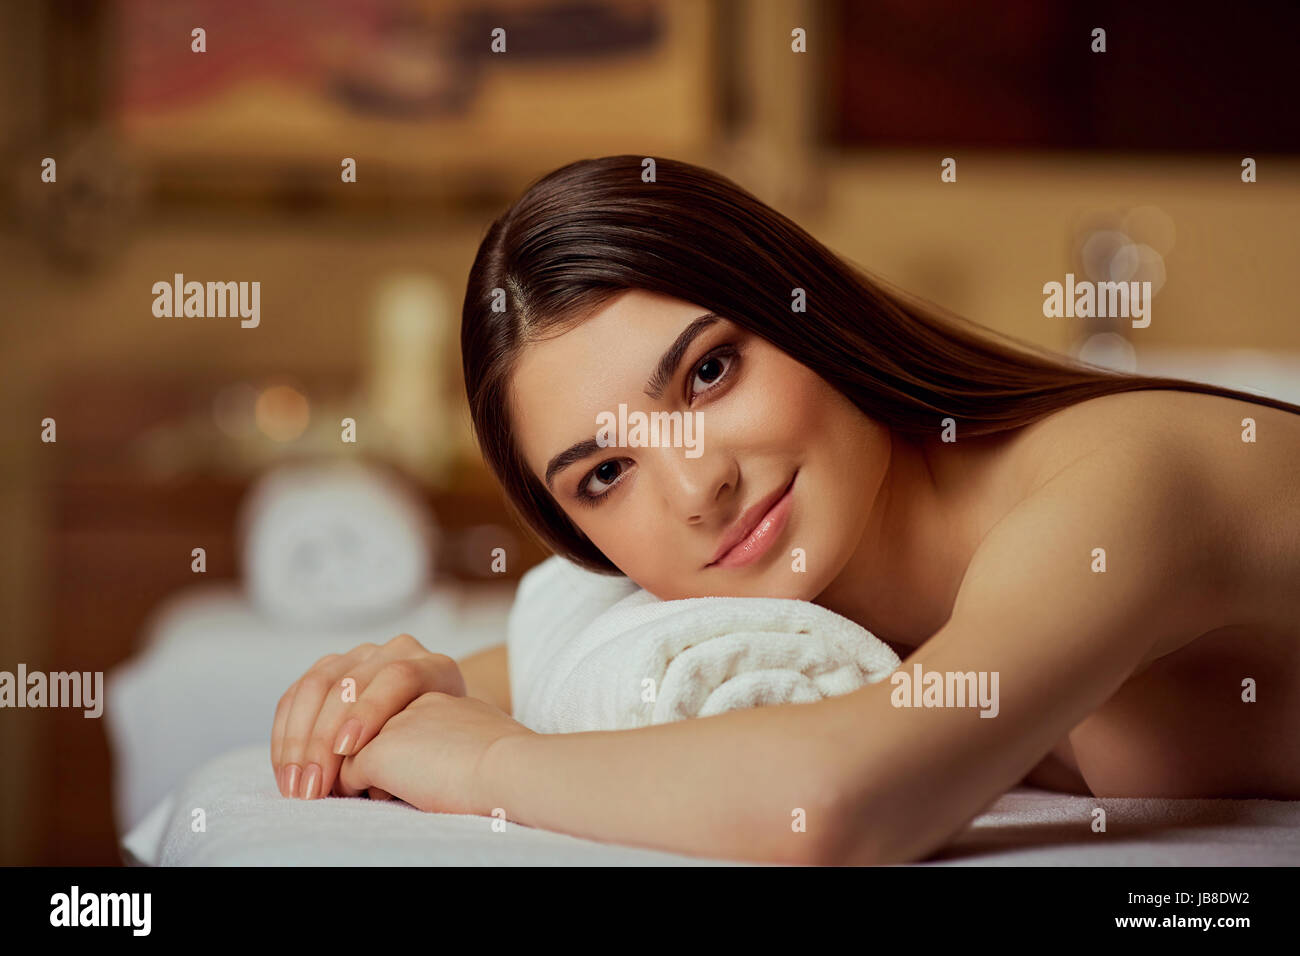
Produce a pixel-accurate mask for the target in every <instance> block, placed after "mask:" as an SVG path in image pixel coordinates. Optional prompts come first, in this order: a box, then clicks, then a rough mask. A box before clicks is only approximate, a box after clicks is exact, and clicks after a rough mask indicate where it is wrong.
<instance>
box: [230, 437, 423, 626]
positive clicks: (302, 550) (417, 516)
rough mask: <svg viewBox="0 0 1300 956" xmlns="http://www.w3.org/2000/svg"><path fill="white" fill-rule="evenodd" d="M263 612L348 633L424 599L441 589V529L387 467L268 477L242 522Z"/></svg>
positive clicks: (288, 471)
mask: <svg viewBox="0 0 1300 956" xmlns="http://www.w3.org/2000/svg"><path fill="white" fill-rule="evenodd" d="M238 536H239V541H240V544H239V547H240V551H241V557H242V560H243V576H244V584H245V586H246V588H247V589H248V594H249V597H250V599H251V601H252V602H253V604H254V605H255V606H256V607H257V608H258V609H259V610H261V611H263V612H264V613H266V614H268V615H270V616H271V617H273V618H275V619H277V620H280V621H283V622H285V623H293V624H309V625H317V626H323V627H330V628H334V627H347V626H353V625H356V624H362V623H364V622H366V621H367V620H372V619H374V618H376V617H380V616H384V615H388V614H392V613H393V612H395V611H399V610H401V609H403V608H405V607H407V606H409V605H411V604H413V603H414V602H416V601H418V600H420V599H422V598H423V597H424V596H425V594H426V592H427V590H428V588H429V586H430V585H431V583H432V576H433V572H434V566H435V561H434V548H435V546H436V545H437V542H438V538H439V533H438V527H437V524H436V520H435V518H434V516H433V514H432V513H431V512H430V510H429V509H428V507H427V506H426V505H425V504H424V503H423V502H422V501H421V500H420V499H419V497H418V496H417V495H416V493H415V492H414V491H413V490H412V489H411V488H410V487H409V486H407V485H406V484H404V483H403V482H402V481H401V480H400V479H398V478H397V477H395V476H394V475H392V474H391V473H389V472H386V471H384V470H382V469H381V468H379V467H376V466H372V465H367V464H361V463H352V462H340V463H319V464H318V463H295V464H291V465H283V466H280V467H279V468H276V469H274V470H272V471H270V472H268V473H267V474H266V475H264V476H263V477H262V478H261V479H260V480H259V481H258V482H257V484H256V485H254V487H253V488H252V489H251V490H250V491H249V494H248V497H247V498H246V499H245V500H244V502H243V504H242V506H241V510H240V516H239V529H238Z"/></svg>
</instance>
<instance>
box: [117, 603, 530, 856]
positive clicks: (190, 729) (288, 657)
mask: <svg viewBox="0 0 1300 956" xmlns="http://www.w3.org/2000/svg"><path fill="white" fill-rule="evenodd" d="M513 596H514V588H513V586H512V585H509V584H503V585H501V586H500V587H499V588H495V589H492V590H491V591H490V592H489V594H487V595H481V596H478V597H475V598H473V599H467V598H466V597H465V596H464V595H463V594H462V593H461V592H459V591H458V590H455V589H452V588H451V587H440V588H436V589H433V590H431V591H430V592H429V593H428V594H427V596H426V598H425V599H424V600H423V601H421V602H419V603H418V604H416V605H415V606H414V607H412V608H410V609H408V610H407V611H405V612H402V613H400V614H396V615H394V616H393V617H392V618H391V619H389V620H386V621H380V622H377V623H374V624H371V625H368V626H365V627H346V628H341V629H336V630H329V629H324V628H319V627H298V628H295V627H290V626H287V625H285V624H281V623H277V622H275V621H273V620H271V619H269V618H267V617H266V616H265V615H263V614H261V613H259V612H258V611H257V610H256V609H255V608H254V607H253V605H252V604H251V603H250V601H249V600H248V597H247V595H246V594H245V593H244V592H243V590H242V589H241V588H240V587H239V586H238V585H235V584H230V583H222V584H210V585H198V586H195V587H193V588H189V589H187V590H186V591H184V592H182V593H180V594H178V595H176V596H175V597H173V598H172V599H171V600H169V601H167V602H166V603H165V604H164V605H162V606H161V607H160V608H159V609H158V611H157V612H156V613H155V615H154V617H153V619H152V620H151V622H150V623H149V625H148V628H147V633H146V636H145V638H144V641H143V647H142V649H141V651H140V652H139V653H137V654H136V655H135V656H134V657H132V658H130V659H129V660H127V661H125V662H123V663H122V664H120V665H119V666H118V667H116V668H114V669H113V670H112V671H110V672H109V673H108V674H107V675H106V681H105V699H106V705H105V710H104V721H105V725H106V726H105V731H106V733H107V734H108V737H109V741H110V743H111V745H112V751H113V797H114V800H113V812H114V816H115V818H116V821H117V826H118V832H119V833H124V832H126V831H127V830H129V829H130V828H131V827H134V826H135V825H136V824H137V823H139V822H140V820H141V819H142V818H143V817H144V815H145V814H146V813H147V812H148V811H149V809H150V808H151V807H153V806H155V805H156V804H157V803H158V801H159V800H161V799H162V798H163V797H164V796H165V795H166V794H167V793H169V792H170V791H171V790H172V789H173V788H174V787H176V786H177V784H179V783H180V782H181V781H182V780H183V779H184V777H185V776H186V774H188V773H190V772H192V771H194V770H196V769H198V768H199V767H201V766H203V764H205V763H206V762H207V761H208V760H210V759H212V758H213V757H216V756H219V755H220V754H223V753H226V752H227V751H229V750H232V749H234V748H235V747H241V746H244V745H246V744H250V743H253V742H255V741H265V742H266V746H267V748H268V750H269V748H270V740H271V721H272V718H273V717H274V716H275V705H276V702H277V701H278V700H279V699H280V695H281V694H283V693H284V691H285V689H286V688H287V687H288V686H289V685H290V684H291V683H293V682H294V681H295V680H297V679H298V678H299V677H301V676H302V673H303V671H305V670H306V669H307V668H308V667H310V666H311V665H312V664H313V663H314V662H315V661H316V660H317V659H319V658H320V657H322V656H324V655H325V654H328V653H331V652H336V651H341V650H348V649H349V648H352V647H355V646H356V645H357V644H361V643H364V642H365V641H374V642H375V643H383V642H384V641H387V640H391V639H392V638H394V637H396V636H397V635H398V634H401V633H403V632H407V633H410V634H412V635H414V636H415V637H416V639H417V640H419V641H420V642H421V643H423V644H424V645H425V646H426V647H428V648H429V649H430V650H433V651H438V652H440V653H443V654H448V655H450V656H452V657H457V658H459V657H462V656H464V655H467V654H473V653H474V652H476V651H479V650H482V649H483V648H485V647H490V646H492V645H493V644H500V643H502V642H504V641H505V624H506V617H507V615H508V613H509V609H510V603H511V601H512V599H513Z"/></svg>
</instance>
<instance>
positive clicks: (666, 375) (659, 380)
mask: <svg viewBox="0 0 1300 956" xmlns="http://www.w3.org/2000/svg"><path fill="white" fill-rule="evenodd" d="M719 318H720V316H718V315H716V314H714V313H712V312H707V313H705V314H704V315H702V316H700V317H699V318H698V319H695V320H694V321H692V322H691V324H690V325H688V326H686V328H684V329H683V330H682V332H681V334H680V335H678V336H677V338H676V339H675V340H674V341H673V344H672V345H670V346H668V349H667V350H666V351H665V352H664V354H663V355H661V356H659V361H658V362H657V363H656V364H655V370H654V373H653V374H652V375H651V376H650V378H649V380H648V381H647V382H646V383H645V393H646V394H647V395H649V396H650V397H651V398H652V399H654V400H655V401H658V400H659V399H660V398H662V397H663V394H664V389H665V388H667V387H668V383H669V382H670V381H672V378H673V375H675V374H676V373H677V366H678V365H680V364H681V362H682V356H683V355H685V354H686V350H687V349H688V348H690V347H691V342H693V341H694V340H695V337H696V336H697V335H699V334H700V333H701V332H703V331H704V330H705V329H707V328H708V327H709V326H711V325H713V324H714V323H715V322H717V321H718V319H719ZM603 447H604V446H603V445H601V444H600V443H599V442H597V441H596V439H594V438H587V439H585V440H583V441H580V442H578V443H577V444H575V445H571V446H569V447H568V448H566V449H564V451H562V452H560V453H559V454H558V455H556V456H555V457H554V458H552V459H551V460H550V461H549V462H547V464H546V487H548V488H549V487H551V479H552V478H554V477H555V474H556V472H559V471H563V470H564V469H565V468H568V467H569V466H570V465H572V464H573V463H574V462H576V461H582V459H584V458H587V457H588V456H590V455H594V454H595V453H596V452H598V451H600V450H601V449H602V448H603Z"/></svg>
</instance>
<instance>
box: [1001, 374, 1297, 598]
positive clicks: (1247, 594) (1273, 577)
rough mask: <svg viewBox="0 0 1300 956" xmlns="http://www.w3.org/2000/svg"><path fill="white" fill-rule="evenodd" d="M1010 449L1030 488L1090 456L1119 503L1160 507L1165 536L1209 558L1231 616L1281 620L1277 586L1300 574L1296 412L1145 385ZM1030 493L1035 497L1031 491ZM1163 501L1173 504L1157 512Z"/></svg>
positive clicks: (1210, 581)
mask: <svg viewBox="0 0 1300 956" xmlns="http://www.w3.org/2000/svg"><path fill="white" fill-rule="evenodd" d="M1023 432H1024V434H1023V436H1022V437H1021V438H1020V439H1018V441H1017V445H1016V448H1015V451H1014V454H1016V455H1018V456H1020V457H1021V458H1022V465H1021V467H1022V470H1026V471H1027V473H1029V474H1031V475H1032V476H1033V481H1032V484H1031V485H1030V487H1031V488H1032V489H1034V491H1037V490H1038V489H1042V488H1044V487H1045V486H1046V485H1047V484H1048V483H1049V482H1053V481H1055V480H1056V479H1057V478H1058V477H1059V476H1062V475H1064V474H1066V473H1067V472H1070V471H1071V470H1073V469H1074V468H1075V466H1076V465H1080V464H1082V463H1084V462H1086V463H1087V469H1088V476H1089V477H1088V479H1087V480H1088V481H1089V482H1090V483H1092V484H1093V486H1094V487H1096V488H1097V490H1098V491H1100V490H1101V489H1102V488H1103V487H1105V486H1107V485H1109V486H1111V487H1110V492H1109V496H1108V497H1103V498H1098V499H1097V501H1102V500H1107V501H1111V502H1112V503H1113V506H1114V507H1115V508H1117V509H1120V511H1121V513H1122V510H1123V508H1124V504H1123V499H1124V498H1125V497H1129V498H1131V499H1134V500H1137V499H1142V498H1144V496H1145V498H1144V500H1145V501H1146V502H1147V503H1146V504H1145V505H1143V507H1145V508H1155V510H1154V512H1153V513H1152V514H1151V516H1150V521H1151V522H1153V523H1151V524H1148V525H1147V526H1146V529H1147V533H1148V535H1150V536H1152V546H1153V548H1154V547H1155V546H1156V545H1157V544H1159V543H1160V542H1164V543H1166V544H1167V543H1169V542H1176V543H1177V546H1179V547H1186V548H1196V549H1198V550H1200V551H1201V552H1203V553H1204V554H1205V556H1206V561H1207V562H1208V565H1207V566H1206V568H1205V572H1206V575H1207V582H1206V583H1207V585H1208V586H1210V587H1212V588H1214V589H1215V590H1216V592H1218V593H1217V596H1218V599H1219V600H1220V601H1221V602H1223V603H1224V604H1225V605H1227V606H1229V607H1230V609H1231V611H1232V613H1234V614H1235V613H1237V612H1241V613H1243V614H1248V613H1255V612H1259V613H1262V614H1266V615H1270V616H1277V615H1279V614H1285V613H1286V609H1284V608H1282V607H1280V606H1277V603H1278V600H1279V594H1280V593H1286V592H1287V590H1288V589H1287V588H1285V587H1282V588H1280V589H1279V588H1278V587H1277V585H1278V584H1279V583H1280V582H1281V581H1283V580H1284V579H1288V576H1289V580H1291V581H1294V580H1296V579H1297V576H1300V483H1297V482H1296V481H1295V477H1294V475H1295V467H1296V463H1297V462H1300V415H1296V414H1293V413H1291V412H1287V411H1284V410H1282V409H1278V408H1272V407H1270V406H1267V405H1260V404H1258V403H1255V402H1249V401H1246V400H1244V399H1233V398H1227V397H1223V396H1218V395H1205V394H1202V393H1198V392H1181V391H1176V390H1166V389H1158V390H1156V389H1151V390H1142V391H1136V392H1122V393H1118V394H1113V395H1106V396H1102V397H1099V398H1095V399H1089V400H1088V401H1084V402H1079V403H1077V404H1075V405H1072V406H1069V407H1068V408H1065V409H1062V410H1060V411H1059V412H1056V413H1054V414H1052V415H1049V416H1047V417H1046V418H1044V419H1041V420H1040V421H1038V422H1035V423H1034V424H1033V425H1030V426H1027V427H1026V428H1025V429H1024V430H1023ZM1027 497H1032V492H1031V495H1029V496H1027ZM1162 499H1168V500H1171V501H1177V502H1180V505H1179V506H1178V507H1174V508H1161V507H1157V505H1158V504H1159V502H1160V501H1161V500H1162Z"/></svg>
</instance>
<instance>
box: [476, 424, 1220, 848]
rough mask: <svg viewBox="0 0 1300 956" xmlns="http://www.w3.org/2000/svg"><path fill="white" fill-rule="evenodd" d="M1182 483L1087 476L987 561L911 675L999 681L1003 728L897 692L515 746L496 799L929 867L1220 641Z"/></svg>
mask: <svg viewBox="0 0 1300 956" xmlns="http://www.w3.org/2000/svg"><path fill="white" fill-rule="evenodd" d="M1177 468H1178V466H1177V465H1176V464H1175V462H1174V458H1173V456H1172V454H1171V452H1170V451H1169V450H1167V449H1166V450H1161V451H1159V452H1157V451H1156V450H1154V449H1152V450H1150V451H1148V452H1143V451H1118V452H1117V451H1115V450H1114V449H1110V450H1107V451H1106V452H1105V453H1098V454H1094V455H1091V456H1088V457H1085V458H1084V459H1081V460H1079V461H1077V462H1075V463H1074V464H1072V465H1071V466H1070V467H1069V468H1067V469H1066V470H1065V471H1063V472H1061V473H1060V474H1059V475H1057V476H1055V477H1054V478H1053V479H1051V480H1050V481H1049V482H1047V484H1045V485H1044V486H1043V487H1042V488H1041V489H1039V490H1038V491H1037V492H1035V493H1034V494H1033V495H1032V496H1031V497H1030V498H1029V499H1027V500H1026V501H1025V502H1022V504H1021V505H1020V506H1018V507H1017V508H1015V509H1014V510H1013V511H1012V513H1011V514H1009V515H1008V516H1007V517H1006V518H1005V519H1003V521H1002V522H1000V523H999V524H998V525H997V527H995V528H994V529H993V530H992V531H991V532H990V533H989V534H988V535H987V536H986V538H985V540H984V541H983V542H981V545H980V548H979V550H978V552H977V554H976V556H975V558H974V559H973V560H972V562H971V564H970V567H969V568H968V570H967V574H966V577H965V579H964V580H963V583H962V587H961V590H960V592H959V595H958V597H957V601H956V604H955V606H954V610H953V614H952V617H951V618H950V620H949V621H948V623H947V624H946V625H945V626H944V627H943V628H941V629H940V630H939V631H938V632H937V633H936V634H935V635H934V636H933V637H932V638H931V639H930V640H929V641H927V642H926V643H925V644H924V645H923V646H922V647H921V648H920V649H919V650H918V651H917V652H916V653H915V654H913V655H912V656H911V657H910V658H909V659H908V660H907V661H906V662H905V663H904V665H903V667H902V668H901V669H900V670H901V671H904V672H906V673H908V674H909V675H910V674H912V673H913V672H914V670H913V669H914V667H915V666H916V665H917V664H920V665H921V666H922V669H923V673H929V672H930V671H937V672H941V673H945V672H954V673H962V674H965V673H967V672H974V673H975V674H976V676H978V672H980V671H984V672H986V673H988V674H989V675H991V674H992V673H994V672H996V673H997V675H998V684H997V688H998V699H997V712H996V716H992V717H981V716H980V708H979V707H911V708H907V707H900V706H895V705H894V697H895V695H896V693H897V692H899V691H900V690H901V689H900V688H896V687H895V686H894V684H893V682H892V681H890V680H886V681H883V682H880V683H878V684H872V685H869V686H867V687H864V688H862V689H861V690H859V691H856V692H854V693H852V694H847V695H844V696H842V697H837V698H831V699H829V700H824V701H820V702H818V703H814V704H787V705H781V706H775V707H766V708H758V709H754V710H746V711H738V712H731V713H726V714H721V715H718V716H714V717H707V718H700V719H695V720H690V721H684V722H678V723H672V724H662V725H656V726H652V727H645V728H640V729H637V730H625V731H608V732H592V733H581V734H556V735H539V734H534V735H518V736H512V737H508V738H504V739H502V740H501V741H499V745H497V746H494V747H493V748H491V749H490V750H489V752H488V757H487V759H486V760H485V762H484V767H483V774H484V783H485V785H486V787H487V792H488V793H490V794H492V795H493V800H494V801H495V803H496V804H497V805H499V806H500V807H502V808H503V809H504V810H505V812H506V814H507V816H508V817H509V818H510V819H514V820H518V821H519V822H522V823H524V824H527V825H531V826H538V827H543V828H546V829H553V830H560V831H563V832H567V833H572V834H575V835H579V836H584V837H589V838H592V839H597V840H608V841H612V842H618V843H627V844H635V845H640V846H648V847H654V848H658V849H664V850H671V851H676V852H681V853H689V854H693V855H699V856H708V857H719V858H728V859H746V860H760V861H772V862H810V863H897V862H906V861H911V860H916V859H921V858H924V857H925V856H926V855H928V854H929V853H931V852H932V851H933V850H935V849H937V848H938V847H939V846H941V845H942V844H943V843H944V842H946V841H947V840H948V839H949V838H950V837H952V836H953V835H954V834H956V833H957V832H958V831H960V830H961V829H962V828H963V827H964V826H965V825H966V824H967V823H968V822H969V821H970V820H971V819H972V818H973V817H975V816H976V815H978V814H979V813H980V812H981V811H982V810H983V809H985V808H986V807H987V806H988V804H989V803H991V802H992V801H993V800H995V799H996V798H997V797H998V796H1000V795H1001V794H1002V793H1004V792H1005V791H1006V790H1008V789H1010V788H1011V787H1013V786H1015V784H1016V783H1017V782H1018V781H1020V780H1021V779H1023V777H1024V775H1025V774H1026V773H1028V772H1029V770H1030V769H1031V768H1032V767H1033V766H1034V765H1035V764H1037V763H1038V762H1039V761H1040V760H1041V759H1042V758H1043V757H1044V756H1045V755H1046V754H1047V753H1048V752H1049V751H1050V750H1051V749H1052V747H1053V746H1055V744H1056V743H1057V742H1058V741H1060V740H1061V739H1062V738H1064V737H1065V736H1066V735H1067V734H1068V733H1069V732H1070V730H1071V729H1073V728H1074V727H1075V726H1076V725H1077V724H1079V723H1080V722H1081V721H1082V720H1084V719H1085V718H1086V717H1087V716H1088V715H1089V714H1090V713H1091V712H1092V711H1093V710H1095V709H1096V708H1097V707H1098V706H1100V705H1101V704H1102V703H1103V702H1105V700H1106V699H1107V698H1109V697H1110V695H1111V694H1113V693H1114V692H1115V690H1117V689H1118V688H1119V686H1120V685H1121V684H1122V683H1123V682H1124V681H1125V680H1126V679H1127V677H1128V676H1129V675H1130V674H1132V673H1133V672H1134V670H1135V669H1136V668H1137V667H1138V666H1139V664H1140V663H1141V662H1142V661H1143V660H1144V658H1145V657H1146V655H1147V654H1148V651H1149V650H1150V649H1151V648H1152V647H1153V646H1155V644H1156V643H1157V642H1158V641H1159V640H1160V639H1161V638H1164V637H1167V636H1169V635H1170V634H1172V633H1176V632H1177V631H1178V629H1180V628H1184V627H1190V626H1196V625H1197V624H1198V623H1206V624H1208V621H1207V620H1206V615H1207V614H1208V613H1209V605H1207V604H1206V603H1205V600H1206V595H1207V594H1208V593H1209V592H1208V589H1207V588H1206V587H1204V586H1203V585H1204V583H1205V582H1203V581H1202V580H1201V579H1200V578H1199V574H1200V569H1201V568H1202V567H1204V562H1203V561H1202V560H1201V555H1202V554H1203V553H1204V551H1203V547H1204V545H1205V542H1204V541H1202V540H1200V537H1199V531H1197V530H1196V529H1199V528H1201V527H1203V525H1201V524H1194V523H1192V521H1191V520H1190V519H1191V518H1192V517H1193V516H1195V515H1196V514H1198V513H1201V514H1203V513H1204V512H1203V511H1200V512H1198V510H1197V504H1196V502H1195V501H1194V498H1195V494H1194V493H1193V490H1192V487H1191V486H1190V485H1189V484H1188V483H1186V482H1184V481H1182V480H1180V479H1181V477H1182V476H1183V475H1185V472H1181V471H1178V470H1177ZM1095 548H1104V549H1105V561H1106V565H1105V567H1106V570H1105V571H1104V572H1101V571H1095V570H1093V568H1094V566H1097V565H1096V561H1097V558H1096V557H1095V555H1094V551H1093V549H1095ZM987 686H989V687H990V688H991V687H992V685H991V684H989V685H987ZM991 710H992V709H991V708H989V711H990V712H991ZM799 811H803V818H804V819H805V821H806V832H798V830H797V829H796V827H795V826H793V824H797V823H798V821H799V819H800V814H799Z"/></svg>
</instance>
